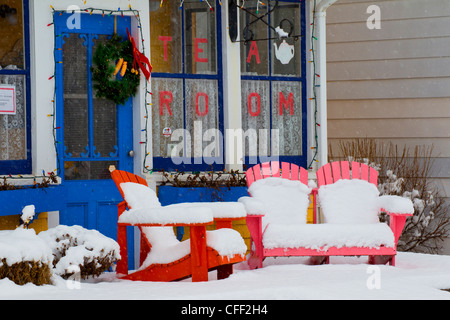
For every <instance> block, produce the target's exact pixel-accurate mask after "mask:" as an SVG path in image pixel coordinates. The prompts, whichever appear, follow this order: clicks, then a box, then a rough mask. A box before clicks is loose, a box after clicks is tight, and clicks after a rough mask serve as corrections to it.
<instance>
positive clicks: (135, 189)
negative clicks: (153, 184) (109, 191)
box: [120, 182, 161, 209]
mask: <svg viewBox="0 0 450 320" xmlns="http://www.w3.org/2000/svg"><path fill="white" fill-rule="evenodd" d="M120 187H121V188H122V191H123V193H124V197H125V201H126V202H127V203H128V205H129V206H130V208H131V209H145V208H159V207H161V203H160V202H159V200H158V197H157V196H156V192H155V191H153V190H152V189H150V188H149V187H147V186H144V185H143V184H139V183H134V182H124V183H121V184H120Z"/></svg>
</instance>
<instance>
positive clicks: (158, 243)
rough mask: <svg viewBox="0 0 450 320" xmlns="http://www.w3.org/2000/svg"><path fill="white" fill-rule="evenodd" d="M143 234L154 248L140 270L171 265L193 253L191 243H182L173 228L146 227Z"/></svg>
mask: <svg viewBox="0 0 450 320" xmlns="http://www.w3.org/2000/svg"><path fill="white" fill-rule="evenodd" d="M142 232H143V233H144V234H145V237H146V238H147V240H148V241H149V243H150V244H151V245H152V248H151V250H150V252H149V254H148V255H147V258H146V259H145V261H144V263H143V264H142V266H141V267H140V269H145V268H147V267H148V266H150V265H152V264H167V263H171V262H174V261H176V260H179V259H181V258H183V257H185V256H187V255H188V254H189V253H190V252H191V247H190V243H189V241H188V240H186V241H182V242H180V241H179V240H178V239H177V238H176V236H175V234H174V232H173V228H171V227H151V228H148V227H144V228H142Z"/></svg>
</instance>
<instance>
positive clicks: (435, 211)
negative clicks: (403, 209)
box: [330, 139, 450, 253]
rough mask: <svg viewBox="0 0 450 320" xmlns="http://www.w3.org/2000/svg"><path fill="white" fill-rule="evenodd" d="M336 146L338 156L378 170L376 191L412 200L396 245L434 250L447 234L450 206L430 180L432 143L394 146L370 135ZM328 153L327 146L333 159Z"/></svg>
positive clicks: (334, 156) (435, 251)
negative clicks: (409, 214)
mask: <svg viewBox="0 0 450 320" xmlns="http://www.w3.org/2000/svg"><path fill="white" fill-rule="evenodd" d="M339 148H340V153H339V157H340V158H344V159H346V160H350V161H351V160H354V161H358V162H363V163H366V164H368V165H369V166H371V167H374V168H375V169H376V170H377V171H378V172H379V178H378V189H379V190H380V194H382V195H399V196H403V197H407V198H409V199H411V201H412V202H413V205H414V216H413V217H411V218H408V219H407V221H406V224H405V228H404V229H403V232H402V235H401V237H400V239H399V242H398V249H399V250H400V251H414V252H429V253H438V252H439V251H440V250H441V249H442V244H443V241H444V240H445V239H446V238H448V237H449V235H448V231H449V228H450V216H449V213H450V210H449V209H450V208H449V206H448V204H447V203H446V202H445V200H444V198H443V197H442V196H441V195H440V194H439V191H438V189H437V186H436V185H434V184H433V183H432V182H431V180H430V176H431V172H432V167H433V156H432V154H433V147H427V146H415V147H414V148H412V149H411V148H408V147H403V148H398V146H396V145H394V144H391V143H388V144H383V143H382V142H380V141H377V140H374V139H354V140H350V141H342V142H341V143H340V144H339ZM332 153H333V152H332V149H330V158H331V159H334V160H337V157H336V156H337V155H333V154H332ZM383 218H386V217H383Z"/></svg>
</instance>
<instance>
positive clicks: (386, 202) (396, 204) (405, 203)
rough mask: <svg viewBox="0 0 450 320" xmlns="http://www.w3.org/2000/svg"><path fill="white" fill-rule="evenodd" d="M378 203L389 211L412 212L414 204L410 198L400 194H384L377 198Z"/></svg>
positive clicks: (397, 212)
mask: <svg viewBox="0 0 450 320" xmlns="http://www.w3.org/2000/svg"><path fill="white" fill-rule="evenodd" d="M378 205H379V206H380V208H382V209H384V210H386V211H387V212H389V213H396V214H402V213H408V214H413V213H414V205H413V202H412V201H411V199H409V198H404V197H400V196H393V195H384V196H381V197H379V198H378Z"/></svg>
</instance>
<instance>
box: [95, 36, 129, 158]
mask: <svg viewBox="0 0 450 320" xmlns="http://www.w3.org/2000/svg"><path fill="white" fill-rule="evenodd" d="M108 38H109V36H107V35H98V39H95V38H94V47H93V50H92V52H95V51H96V50H97V46H98V45H99V44H100V43H105V42H106V41H107V40H108ZM92 105H93V108H92V109H93V117H94V121H93V125H94V128H93V130H94V147H95V150H94V152H95V155H97V156H101V157H115V156H117V152H118V146H117V105H116V104H115V103H114V102H113V101H111V100H107V99H103V98H97V95H96V92H95V90H94V93H93V102H92ZM130 129H131V128H130Z"/></svg>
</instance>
